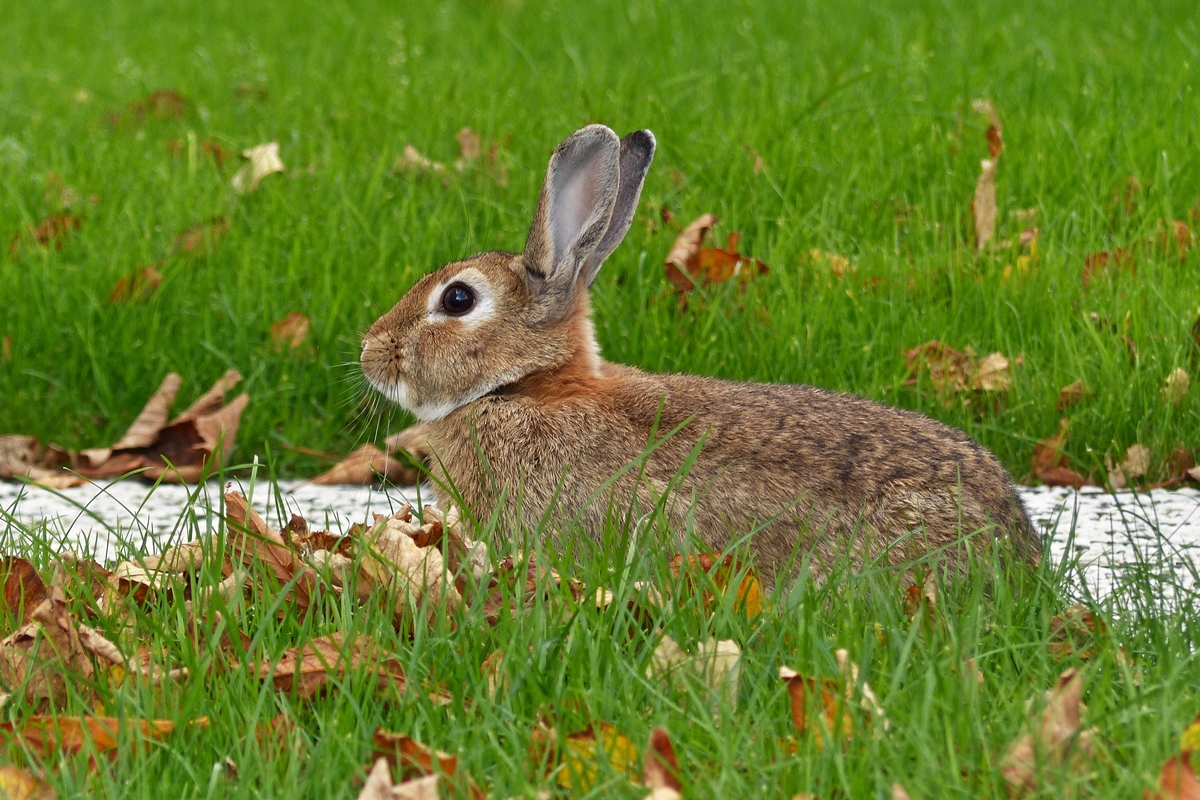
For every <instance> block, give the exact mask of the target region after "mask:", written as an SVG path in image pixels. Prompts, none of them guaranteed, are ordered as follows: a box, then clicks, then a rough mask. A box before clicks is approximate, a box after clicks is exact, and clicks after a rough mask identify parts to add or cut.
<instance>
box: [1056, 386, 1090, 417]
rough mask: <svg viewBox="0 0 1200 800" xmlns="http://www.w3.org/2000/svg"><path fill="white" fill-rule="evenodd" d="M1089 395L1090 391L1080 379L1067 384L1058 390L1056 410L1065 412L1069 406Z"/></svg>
mask: <svg viewBox="0 0 1200 800" xmlns="http://www.w3.org/2000/svg"><path fill="white" fill-rule="evenodd" d="M1091 395H1092V393H1091V391H1090V390H1089V389H1088V386H1087V384H1086V383H1084V382H1083V380H1082V379H1081V380H1077V381H1073V382H1072V383H1068V384H1067V385H1066V386H1064V387H1062V388H1061V389H1059V390H1058V410H1059V411H1066V410H1067V409H1068V408H1070V407H1071V406H1073V405H1075V404H1076V403H1079V402H1080V401H1082V400H1083V398H1085V397H1091Z"/></svg>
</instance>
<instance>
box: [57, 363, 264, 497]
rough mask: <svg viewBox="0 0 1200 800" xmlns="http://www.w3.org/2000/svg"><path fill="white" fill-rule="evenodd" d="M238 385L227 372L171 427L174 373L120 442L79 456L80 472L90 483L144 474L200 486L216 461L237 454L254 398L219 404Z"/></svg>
mask: <svg viewBox="0 0 1200 800" xmlns="http://www.w3.org/2000/svg"><path fill="white" fill-rule="evenodd" d="M239 380H241V376H240V375H239V374H238V373H237V372H236V371H235V370H230V371H228V372H226V373H225V375H223V376H222V377H221V378H220V379H219V380H218V381H217V382H216V383H215V384H214V385H213V387H212V388H211V389H209V390H208V391H207V392H205V393H204V394H203V395H201V397H200V398H199V399H197V401H196V402H195V403H193V404H192V405H191V407H189V408H188V410H187V411H184V412H183V413H182V414H180V415H179V416H178V417H177V418H176V419H175V420H174V421H172V422H171V423H170V424H168V423H167V418H168V416H169V415H170V408H171V404H172V403H173V402H174V399H175V394H176V393H177V391H178V389H179V382H180V378H179V376H178V375H176V374H174V373H171V374H170V375H168V376H167V378H166V379H165V380H164V381H163V384H162V386H161V387H159V390H158V391H157V392H156V393H155V395H154V396H153V397H151V399H150V401H149V402H148V403H147V404H146V407H145V408H144V409H143V410H142V413H141V414H139V415H138V418H137V419H136V420H134V422H133V424H132V425H131V426H130V428H129V430H128V431H127V432H126V434H125V436H123V437H122V438H121V440H120V441H119V442H117V443H116V444H114V445H112V446H111V447H102V448H93V449H90V450H84V451H82V452H81V453H80V456H81V459H82V460H81V463H80V464H79V466H78V471H79V472H80V473H81V474H82V475H84V476H86V477H89V478H112V477H116V476H119V475H123V474H125V473H127V472H130V471H133V470H138V469H141V470H143V472H142V473H141V474H142V477H143V478H145V479H148V480H159V479H161V480H163V481H166V482H168V483H195V482H198V481H199V480H200V479H201V478H202V477H204V475H205V474H206V473H207V471H208V470H209V469H210V468H211V466H212V465H213V464H212V462H213V461H214V456H216V455H218V454H219V455H220V457H221V461H224V460H226V459H228V458H229V454H230V453H231V452H232V450H233V447H234V444H235V442H236V440H237V430H238V425H239V422H240V420H241V415H242V412H243V411H244V410H245V408H246V404H247V403H249V402H250V396H249V395H246V394H243V395H240V396H238V397H237V398H235V399H234V400H233V401H231V402H230V403H229V404H228V405H226V406H224V407H221V405H220V403H221V401H222V400H223V398H224V394H225V391H226V390H227V389H228V388H230V387H231V386H233V385H234V384H236V383H237V382H238V381H239Z"/></svg>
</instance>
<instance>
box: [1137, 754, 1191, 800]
mask: <svg viewBox="0 0 1200 800" xmlns="http://www.w3.org/2000/svg"><path fill="white" fill-rule="evenodd" d="M1189 756H1190V754H1188V755H1177V756H1171V757H1170V758H1168V759H1167V761H1166V763H1164V764H1163V765H1162V771H1161V772H1160V773H1159V776H1158V791H1156V792H1155V791H1151V790H1149V789H1147V790H1145V791H1144V792H1142V798H1143V800H1200V780H1197V778H1196V773H1195V771H1194V770H1193V769H1192V764H1191V760H1190V757H1189Z"/></svg>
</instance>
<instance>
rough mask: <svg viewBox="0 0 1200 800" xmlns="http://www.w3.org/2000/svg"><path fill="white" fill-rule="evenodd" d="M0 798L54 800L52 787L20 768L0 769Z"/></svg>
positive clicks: (10, 766)
mask: <svg viewBox="0 0 1200 800" xmlns="http://www.w3.org/2000/svg"><path fill="white" fill-rule="evenodd" d="M0 797H4V798H6V799H7V800H54V798H55V797H57V795H56V794H55V793H54V789H53V787H51V786H50V784H48V783H46V782H45V781H43V780H39V779H37V778H35V777H33V776H32V775H30V774H29V772H27V771H26V770H23V769H21V768H20V767H14V766H12V765H7V766H3V767H0Z"/></svg>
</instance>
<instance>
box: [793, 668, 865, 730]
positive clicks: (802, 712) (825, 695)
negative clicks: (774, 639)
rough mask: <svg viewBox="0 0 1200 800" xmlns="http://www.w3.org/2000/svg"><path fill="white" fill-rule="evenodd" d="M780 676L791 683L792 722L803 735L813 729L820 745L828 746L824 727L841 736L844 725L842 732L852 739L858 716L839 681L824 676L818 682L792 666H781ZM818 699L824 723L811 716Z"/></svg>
mask: <svg viewBox="0 0 1200 800" xmlns="http://www.w3.org/2000/svg"><path fill="white" fill-rule="evenodd" d="M779 679H780V680H782V681H784V682H785V683H786V684H787V690H788V697H789V698H790V700H791V704H792V725H793V726H794V727H795V728H796V733H798V734H801V735H803V734H805V733H807V732H808V731H810V730H811V731H813V732H814V734H815V735H816V739H817V749H819V750H820V749H824V747H825V734H824V733H823V730H827V731H829V732H830V733H832V734H833V735H834V736H837V735H838V729H839V727H840V728H841V735H842V736H843V737H845V738H846V739H849V738H850V736H851V735H852V734H853V733H854V720H853V719H851V717H850V714H849V712H848V711H847V710H846V709H847V705H848V704H847V703H846V702H845V701H844V699H843V698H842V696H841V692H839V691H838V685H837V681H831V680H822V681H820V682H818V681H817V679H816V678H809V677H806V676H804V675H801V674H800V673H798V672H796V671H795V670H794V669H792V668H791V667H780V668H779ZM818 701H819V704H820V705H819V708H820V717H821V718H823V719H824V726H823V727H822V725H820V724H819V723H816V722H815V720H814V718H813V717H811V716H810V712H811V711H812V708H813V706H816V705H817V703H818ZM839 711H840V712H841V713H840V718H841V724H840V726H839V725H838V718H839V713H838V712H839Z"/></svg>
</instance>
